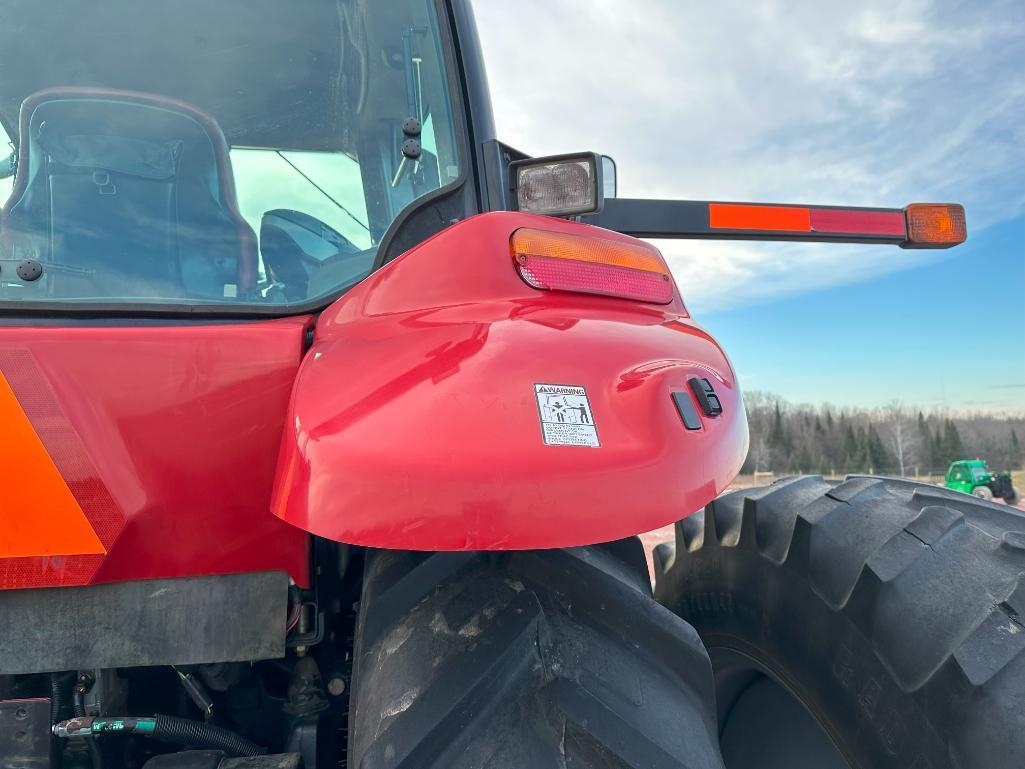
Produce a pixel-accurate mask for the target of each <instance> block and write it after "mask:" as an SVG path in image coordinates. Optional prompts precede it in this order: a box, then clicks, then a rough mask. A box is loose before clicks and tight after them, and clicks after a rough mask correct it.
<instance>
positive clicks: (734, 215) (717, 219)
mask: <svg viewBox="0 0 1025 769" xmlns="http://www.w3.org/2000/svg"><path fill="white" fill-rule="evenodd" d="M708 226H709V227H711V228H713V229H716V230H771V231H776V232H811V209H808V208H798V207H795V206H745V205H739V204H737V203H709V204H708Z"/></svg>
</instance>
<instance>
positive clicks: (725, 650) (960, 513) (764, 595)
mask: <svg viewBox="0 0 1025 769" xmlns="http://www.w3.org/2000/svg"><path fill="white" fill-rule="evenodd" d="M1023 532H1025V516H1022V515H1021V514H1020V513H1018V512H1016V511H1014V510H1009V509H1008V508H1007V507H1005V506H1003V505H997V504H992V503H988V502H983V501H980V500H978V499H975V498H973V497H971V496H969V495H967V494H962V493H960V492H952V491H947V490H945V489H938V488H936V487H934V486H928V485H924V484H918V483H913V482H910V481H904V480H898V479H890V478H874V477H865V476H859V477H853V476H852V477H848V478H847V479H846V480H845V481H843V482H839V483H837V482H827V481H824V480H822V478H819V477H803V478H795V479H790V480H786V481H781V482H780V483H777V484H775V485H773V486H770V487H767V488H760V489H750V490H743V491H737V492H733V493H730V494H727V495H725V496H723V497H720V498H719V499H717V500H715V501H714V502H712V503H711V504H710V505H709V506H708V507H707V508H706V509H705V511H704V513H698V514H696V515H694V516H692V517H691V518H687V519H684V520H683V521H681V522H680V523H678V524H677V526H676V544H675V547H674V546H673V545H670V544H667V545H665V546H660V547H659V549H657V550H656V554H655V555H656V558H655V562H656V563H655V566H656V589H655V595H656V598H657V599H658V600H659V601H661V602H662V603H663V604H664V605H665V606H667V607H668V608H670V609H672V610H673V611H674V612H675V613H677V614H678V615H679V616H681V617H682V618H683V619H685V620H687V621H688V622H689V623H691V624H692V625H693V626H694V627H695V628H696V629H697V630H698V633H699V634H700V636H701V639H702V640H703V641H704V643H705V646H706V647H707V648H708V651H709V655H710V657H711V660H712V666H713V669H714V671H715V677H716V689H717V698H718V711H719V713H718V715H719V730H720V744H721V748H722V753H723V758H724V759H725V763H726V766H727V767H728V769H741V768H743V769H768V768H769V767H772V768H773V769H775V768H776V767H788V769H803V768H804V767H809V768H812V767H813V768H814V769H839V768H840V767H854V768H855V769H867V768H868V767H873V769H891V768H892V769H940V768H941V767H958V769H968V768H975V767H978V769H1012V768H1013V769H1021V767H1023V766H1025V652H1023V650H1025V626H1023V618H1025V533H1023Z"/></svg>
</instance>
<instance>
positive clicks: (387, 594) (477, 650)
mask: <svg viewBox="0 0 1025 769" xmlns="http://www.w3.org/2000/svg"><path fill="white" fill-rule="evenodd" d="M364 574H365V576H364V588H363V598H362V603H361V606H360V612H359V625H358V627H357V633H356V653H355V669H354V672H353V689H352V698H351V700H350V718H349V766H350V767H359V768H360V769H392V768H394V767H402V769H412V768H413V767H436V768H437V769H470V768H471V767H475V768H476V767H482V768H483V767H488V769H506V768H508V769H527V768H528V767H529V769H547V768H548V767H551V768H552V769H555V767H562V768H565V767H569V768H572V767H580V768H584V767H588V768H590V767H602V768H603V769H613V768H615V769H620V768H622V767H637V768H638V769H639V768H640V767H644V769H662V768H663V767H664V768H665V769H676V768H679V769H683V767H687V768H688V769H705V768H706V767H707V768H709V769H722V759H721V757H720V755H719V748H718V739H717V734H716V726H715V707H714V700H713V682H712V672H711V666H710V664H709V661H708V655H707V654H706V653H705V650H704V648H703V647H702V646H701V642H700V641H699V640H698V636H697V633H695V632H694V629H693V628H691V627H690V626H689V625H688V624H687V623H685V622H684V621H683V620H681V619H680V618H679V617H677V616H675V615H674V614H672V613H671V612H669V611H668V610H667V609H665V608H663V607H662V606H659V605H658V604H657V603H655V601H654V600H653V599H652V596H651V586H650V582H649V579H648V575H647V569H646V567H645V562H644V554H643V550H642V548H641V545H640V542H639V541H638V540H637V539H636V538H634V539H631V540H622V541H620V542H616V543H610V544H608V545H603V546H597V547H586V548H575V549H572V550H550V551H526V552H516V553H504V554H499V553H491V554H488V553H435V554H426V553H408V552H387V551H374V552H370V553H368V556H367V563H366V566H365V572H364Z"/></svg>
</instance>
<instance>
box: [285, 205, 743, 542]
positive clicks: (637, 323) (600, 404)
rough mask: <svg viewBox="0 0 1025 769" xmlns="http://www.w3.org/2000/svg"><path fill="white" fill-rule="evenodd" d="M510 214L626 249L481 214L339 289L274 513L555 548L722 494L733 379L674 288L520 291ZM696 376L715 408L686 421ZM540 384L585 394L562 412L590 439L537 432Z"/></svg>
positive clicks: (303, 389)
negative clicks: (612, 292)
mask: <svg viewBox="0 0 1025 769" xmlns="http://www.w3.org/2000/svg"><path fill="white" fill-rule="evenodd" d="M519 227H533V228H535V229H547V230H552V231H558V232H565V233H579V234H585V235H591V236H594V235H599V236H602V237H607V238H609V239H612V240H620V241H629V242H636V241H634V240H633V239H632V238H629V237H628V236H625V235H620V234H618V233H614V232H610V231H606V230H601V229H598V228H595V227H591V226H588V225H585V224H580V223H577V222H569V221H565V220H560V219H552V218H548V217H540V216H534V215H529V214H520V213H507V212H502V213H488V214H482V215H479V216H476V217H472V218H470V219H467V220H465V221H462V222H460V223H458V224H455V225H453V226H451V227H449V228H448V229H446V230H444V231H442V232H441V233H440V234H438V235H436V236H435V237H433V238H431V239H429V240H427V241H425V242H424V243H422V244H420V245H419V246H417V247H416V248H414V249H412V250H411V251H409V252H407V253H406V254H404V255H403V256H401V257H400V258H398V259H396V260H395V261H394V262H392V263H390V264H388V265H387V266H385V267H384V268H383V269H381V270H379V271H378V272H376V273H374V274H373V275H371V276H370V277H369V278H367V279H366V280H365V281H363V282H362V283H361V284H360V285H358V286H356V287H355V288H353V289H352V290H351V291H350V292H349V293H348V294H346V295H345V296H344V297H342V298H341V299H340V300H338V302H336V303H335V304H334V305H332V306H331V307H330V308H328V309H327V310H326V311H325V312H324V313H323V314H322V315H321V317H320V318H319V321H318V323H317V326H316V334H315V338H314V343H313V345H312V347H311V349H310V350H309V352H308V353H307V355H306V358H305V360H304V361H303V364H302V365H301V367H300V370H299V374H298V377H297V379H296V383H295V387H294V389H293V392H292V398H291V402H290V405H289V409H288V415H287V419H286V428H285V433H284V438H283V442H282V447H281V452H280V457H279V464H278V471H277V477H276V481H275V489H274V494H273V498H272V509H273V511H274V512H275V514H276V515H278V516H280V517H281V518H283V519H284V520H286V521H288V522H290V523H292V524H294V525H296V526H298V527H300V528H302V529H305V530H307V531H309V532H312V533H314V534H317V535H320V536H323V537H326V538H329V539H333V540H337V541H341V542H347V543H351V544H355V545H364V546H370V547H381V548H402V549H414V550H506V549H526V548H547V547H566V546H574V545H583V544H589V543H595V542H601V541H608V540H613V539H617V538H620V537H624V536H628V535H632V534H637V533H640V532H643V531H648V530H651V529H654V528H658V527H660V526H663V525H666V524H668V523H670V522H672V521H675V520H678V519H679V518H680V517H681V516H683V515H686V514H688V513H691V512H693V511H695V510H698V509H700V508H701V507H702V506H703V505H705V504H706V503H707V502H708V501H710V500H711V499H712V498H714V497H715V496H716V495H717V494H719V493H720V492H721V491H723V489H725V488H726V486H727V485H728V484H729V483H730V481H731V480H732V479H733V478H734V477H735V475H736V473H737V472H738V471H739V468H740V466H741V464H742V462H743V460H744V457H745V455H746V453H747V446H748V432H747V421H746V418H745V415H744V408H743V404H742V401H741V396H740V391H739V389H738V387H737V382H736V377H735V374H734V372H733V369H732V367H731V365H730V363H729V361H728V360H727V358H726V355H725V353H724V352H723V350H722V348H721V347H720V346H719V344H718V343H717V342H716V341H715V340H714V339H713V338H712V337H711V336H710V335H709V334H708V333H706V332H705V331H704V330H702V329H701V328H700V327H699V326H697V325H696V324H695V323H694V322H693V321H692V320H691V319H690V317H689V315H688V313H687V311H686V308H685V307H684V305H683V302H682V300H681V299H680V297H679V292H678V291H675V290H674V298H673V300H672V302H671V303H670V304H667V305H654V304H646V303H641V302H636V301H630V300H624V299H616V298H608V297H599V296H592V295H584V294H571V293H560V292H554V291H539V290H536V289H534V288H531V287H530V286H528V285H527V284H526V283H525V282H524V281H523V280H522V279H521V278H520V276H519V275H518V273H517V271H516V269H515V267H514V264H513V261H512V258H511V254H510V247H509V242H510V237H511V235H512V233H513V232H514V231H515V230H516V229H517V228H519ZM694 377H696V378H704V379H706V380H708V382H710V383H711V384H712V385H713V387H714V389H715V392H716V394H717V395H718V397H719V399H720V401H721V403H722V414H721V415H718V416H714V417H707V416H704V415H703V414H702V415H700V417H699V418H700V427H699V428H698V429H690V430H689V429H686V428H685V426H684V424H683V420H682V418H681V414H680V412H679V411H678V407H677V406H676V404H675V402H674V398H673V394H674V393H682V394H683V397H684V398H686V399H688V401H689V402H690V403H691V404H692V405H693V406H697V405H698V401H697V399H696V397H695V395H694V394H692V392H691V390H690V388H689V387H688V380H689V379H691V378H694ZM543 385H547V386H552V387H555V388H556V389H555V390H548V391H547V392H549V393H551V392H555V393H558V392H560V391H559V390H558V388H559V387H563V388H568V389H566V390H565V391H564V392H567V393H580V392H584V393H585V395H584V396H583V397H584V399H585V400H584V401H581V400H580V398H578V397H576V396H574V398H571V399H569V402H568V403H567V405H570V406H575V407H576V408H577V411H576V413H575V414H574V416H573V417H572V418H573V419H575V420H581V419H582V420H584V421H587V422H590V421H591V420H593V430H594V432H595V433H596V439H597V440H596V441H595V443H597V444H598V445H596V446H595V445H557V444H558V441H559V440H561V439H557V441H556V445H547V444H546V442H545V437H544V436H545V433H544V432H543V428H542V423H541V422H542V415H541V408H540V407H541V403H542V400H543V397H547V396H543V395H542V391H544V388H543V387H540V386H543ZM578 388H582V390H581V389H578ZM677 397H680V396H677ZM546 402H547V401H546ZM698 411H700V409H698ZM546 413H549V412H548V411H546ZM549 416H550V413H549ZM556 428H559V426H558V425H556ZM572 429H574V430H577V431H578V433H580V431H582V433H583V434H586V435H590V433H589V432H588V430H589V429H590V428H587V427H582V428H572ZM550 437H551V436H549V438H550Z"/></svg>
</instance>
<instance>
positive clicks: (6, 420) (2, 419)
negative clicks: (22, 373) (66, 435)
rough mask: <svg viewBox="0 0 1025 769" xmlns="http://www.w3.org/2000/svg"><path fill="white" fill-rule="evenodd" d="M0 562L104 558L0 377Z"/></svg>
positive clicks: (53, 466)
mask: <svg viewBox="0 0 1025 769" xmlns="http://www.w3.org/2000/svg"><path fill="white" fill-rule="evenodd" d="M0 468H2V469H3V479H2V480H0V558H17V557H25V556H48V555H86V554H94V553H106V552H107V551H106V550H104V548H103V545H102V543H101V542H100V540H99V538H98V537H97V536H96V532H95V531H93V527H92V526H90V525H89V520H88V519H87V518H86V517H85V513H84V512H82V508H81V506H79V504H78V501H77V500H76V499H75V497H74V495H73V494H72V493H71V489H69V488H68V484H67V483H65V482H64V478H62V477H61V474H60V471H58V470H57V466H56V465H54V463H53V460H52V459H50V455H49V454H48V453H47V452H46V447H45V446H43V442H42V441H41V440H40V439H39V436H38V435H36V431H35V430H34V429H33V428H32V423H31V422H30V421H29V419H28V417H27V416H26V415H25V412H24V411H23V410H22V408H21V404H20V403H18V399H17V398H16V397H15V395H14V391H13V390H11V386H10V385H9V384H8V383H7V380H6V379H5V378H4V376H3V374H0Z"/></svg>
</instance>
